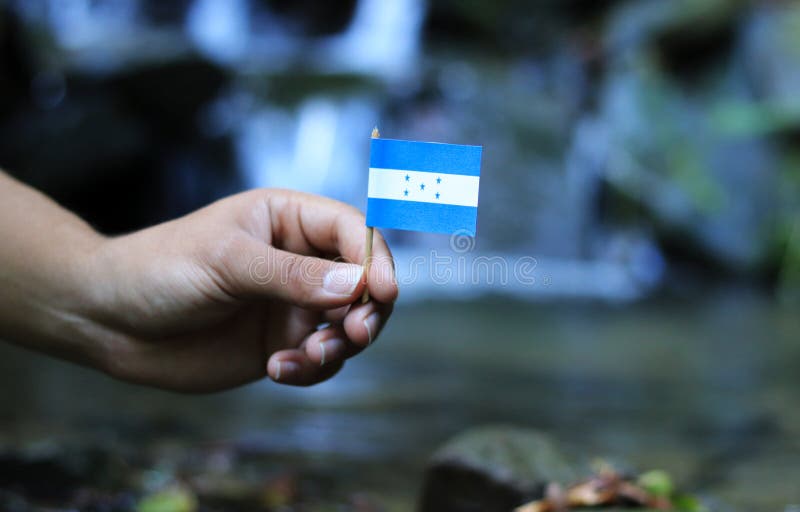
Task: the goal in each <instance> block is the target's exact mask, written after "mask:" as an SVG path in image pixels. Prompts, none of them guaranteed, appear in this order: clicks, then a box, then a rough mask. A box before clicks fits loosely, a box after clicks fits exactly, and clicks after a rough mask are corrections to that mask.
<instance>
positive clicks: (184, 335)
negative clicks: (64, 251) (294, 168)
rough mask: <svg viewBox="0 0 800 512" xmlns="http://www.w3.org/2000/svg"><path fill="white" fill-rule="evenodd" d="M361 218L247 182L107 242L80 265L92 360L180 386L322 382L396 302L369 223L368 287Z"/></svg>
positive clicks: (389, 267)
mask: <svg viewBox="0 0 800 512" xmlns="http://www.w3.org/2000/svg"><path fill="white" fill-rule="evenodd" d="M364 226H365V223H364V217H363V215H362V214H361V213H360V212H359V211H358V210H356V209H354V208H352V207H349V206H347V205H345V204H342V203H339V202H337V201H333V200H330V199H325V198H322V197H317V196H312V195H308V194H303V193H299V192H290V191H283V190H254V191H249V192H245V193H242V194H239V195H236V196H232V197H229V198H227V199H224V200H221V201H219V202H217V203H214V204H212V205H210V206H208V207H206V208H204V209H202V210H199V211H197V212H194V213H192V214H190V215H188V216H186V217H183V218H180V219H177V220H174V221H171V222H167V223H165V224H161V225H158V226H155V227H152V228H149V229H145V230H143V231H139V232H136V233H133V234H130V235H127V236H122V237H118V238H112V239H107V240H104V241H103V242H101V243H99V244H98V246H97V248H96V249H95V250H94V251H92V253H91V256H89V257H87V258H86V261H85V264H84V265H83V266H82V268H83V271H82V273H81V275H84V276H86V279H85V280H84V287H85V289H86V290H87V293H86V294H85V299H84V301H83V302H84V304H83V306H82V307H81V310H82V311H83V315H84V316H85V318H86V323H85V325H83V326H82V327H81V330H82V332H86V333H89V336H90V337H91V338H92V339H95V340H97V344H96V345H95V346H96V347H97V348H99V350H101V355H100V356H99V357H93V359H94V360H99V361H101V363H100V365H101V366H103V369H104V370H105V371H106V372H108V373H109V374H111V375H113V376H115V377H118V378H121V379H123V380H127V381H133V382H139V383H144V384H150V385H155V386H159V387H164V388H169V389H175V390H181V391H200V392H203V391H214V390H220V389H226V388H230V387H233V386H237V385H240V384H243V383H246V382H250V381H254V380H257V379H259V378H262V377H263V376H265V375H269V377H271V378H272V379H273V380H275V381H277V382H280V383H282V384H291V385H311V384H315V383H318V382H322V381H324V380H326V379H328V378H330V377H331V376H333V375H334V374H336V373H337V372H338V371H339V370H340V369H341V367H342V365H343V364H344V361H345V360H346V359H347V358H349V357H352V356H353V355H355V354H358V353H359V352H360V351H361V350H363V349H364V348H365V347H366V346H368V345H369V344H370V343H371V342H372V341H374V339H375V337H377V336H378V333H379V332H380V330H381V328H382V327H383V325H384V324H385V322H386V320H387V319H388V318H389V315H390V314H391V312H392V304H393V302H394V300H395V299H396V297H397V285H396V282H395V279H394V270H393V264H392V258H391V254H390V252H389V249H388V247H387V245H386V243H385V242H384V240H383V238H382V237H381V235H380V234H379V233H378V232H377V231H376V233H375V241H374V247H373V262H372V265H371V266H370V272H369V276H368V279H367V283H368V284H365V282H364V278H363V275H362V274H363V272H362V267H361V265H360V263H361V262H362V260H363V258H364V250H365V243H364V232H365V228H364ZM333 259H335V260H336V262H334V261H331V260H333ZM346 262H349V263H346ZM365 286H368V287H369V292H370V296H371V298H372V300H371V301H370V302H368V303H367V304H363V305H362V304H361V303H360V300H359V299H360V297H361V295H362V293H363V291H364V287H365ZM324 323H329V324H330V325H328V326H324V327H323V328H319V329H318V328H317V327H318V326H319V325H320V324H324Z"/></svg>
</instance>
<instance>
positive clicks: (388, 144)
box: [367, 138, 483, 236]
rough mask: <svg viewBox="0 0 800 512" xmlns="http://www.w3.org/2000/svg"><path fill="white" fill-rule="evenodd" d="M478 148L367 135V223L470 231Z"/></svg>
mask: <svg viewBox="0 0 800 512" xmlns="http://www.w3.org/2000/svg"><path fill="white" fill-rule="evenodd" d="M482 151H483V148H482V147H480V146H456V145H453V144H438V143H431V142H412V141H405V140H392V139H378V138H374V139H372V147H371V151H370V165H369V166H370V169H369V191H368V193H367V197H368V199H367V226H371V227H381V228H391V229H405V230H411V231H428V232H432V233H447V234H453V233H464V234H468V235H470V236H475V227H476V223H477V217H478V188H479V184H480V174H481V153H482Z"/></svg>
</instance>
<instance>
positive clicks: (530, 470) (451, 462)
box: [420, 426, 575, 512]
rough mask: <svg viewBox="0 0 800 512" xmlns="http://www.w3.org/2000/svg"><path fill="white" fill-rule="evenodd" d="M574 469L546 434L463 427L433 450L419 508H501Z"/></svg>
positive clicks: (536, 495) (521, 500)
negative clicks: (462, 430) (466, 429)
mask: <svg viewBox="0 0 800 512" xmlns="http://www.w3.org/2000/svg"><path fill="white" fill-rule="evenodd" d="M574 478H575V472H574V469H573V467H572V465H571V464H570V462H568V461H567V459H566V458H565V457H564V455H563V454H562V453H561V452H560V451H559V450H558V449H557V448H556V446H555V445H554V444H553V442H552V441H551V440H550V439H549V438H548V437H547V436H545V435H544V434H542V433H540V432H538V431H536V430H531V429H523V428H515V427H506V426H489V427H482V428H477V429H474V430H470V431H467V432H466V433H464V434H461V435H459V436H457V437H456V438H454V439H453V440H451V441H449V442H448V443H446V444H445V445H444V446H443V447H442V448H441V449H439V451H437V452H436V454H434V456H433V458H432V460H431V463H430V466H429V469H428V471H427V474H426V478H425V483H424V487H423V491H422V498H421V504H420V509H421V510H422V512H429V511H430V512H433V511H437V512H441V511H454V512H460V511H464V512H467V511H477V510H480V511H484V512H492V511H498V512H500V511H503V512H506V511H508V510H511V509H513V508H514V507H516V506H518V505H521V504H522V503H525V502H526V501H531V500H534V499H537V498H540V497H541V496H542V494H543V492H544V487H545V485H546V483H547V482H553V481H556V482H569V481H572V480H574Z"/></svg>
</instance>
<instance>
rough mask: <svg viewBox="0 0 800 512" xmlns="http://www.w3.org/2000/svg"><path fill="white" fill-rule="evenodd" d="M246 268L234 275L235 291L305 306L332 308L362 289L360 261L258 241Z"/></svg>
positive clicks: (240, 293) (349, 300)
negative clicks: (332, 258) (314, 254)
mask: <svg viewBox="0 0 800 512" xmlns="http://www.w3.org/2000/svg"><path fill="white" fill-rule="evenodd" d="M258 245H259V247H258V248H256V250H254V251H247V252H249V253H250V254H251V256H250V258H249V263H248V265H247V268H242V267H241V265H240V266H239V268H238V269H237V271H235V272H232V274H233V275H234V283H233V287H234V289H235V290H237V292H238V293H236V292H235V293H236V294H237V295H242V296H246V297H249V298H253V299H263V298H277V299H280V300H283V301H286V302H290V303H292V304H295V305H297V306H300V307H303V308H307V309H331V308H337V307H341V306H345V305H347V304H351V303H353V301H355V300H356V298H357V297H358V296H360V294H361V293H362V291H363V289H364V275H363V274H364V272H363V268H362V267H361V265H355V264H353V263H342V262H334V261H330V260H326V259H322V258H315V257H312V256H302V255H299V254H294V253H290V252H287V251H282V250H280V249H276V248H274V247H272V246H268V245H266V244H264V245H261V244H258Z"/></svg>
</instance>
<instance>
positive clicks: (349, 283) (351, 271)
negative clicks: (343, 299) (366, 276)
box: [322, 263, 363, 296]
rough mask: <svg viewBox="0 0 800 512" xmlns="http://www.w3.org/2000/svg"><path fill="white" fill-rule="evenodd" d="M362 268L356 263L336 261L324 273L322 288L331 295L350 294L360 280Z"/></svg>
mask: <svg viewBox="0 0 800 512" xmlns="http://www.w3.org/2000/svg"><path fill="white" fill-rule="evenodd" d="M362 274H363V270H362V268H361V267H360V266H358V265H352V264H348V263H336V264H334V265H333V266H332V267H331V269H330V270H329V271H328V273H327V274H325V279H323V281H322V289H323V290H325V291H326V292H328V293H330V294H331V295H344V296H349V295H352V294H353V292H354V291H355V290H356V287H357V286H358V283H359V282H360V281H361V275H362Z"/></svg>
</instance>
